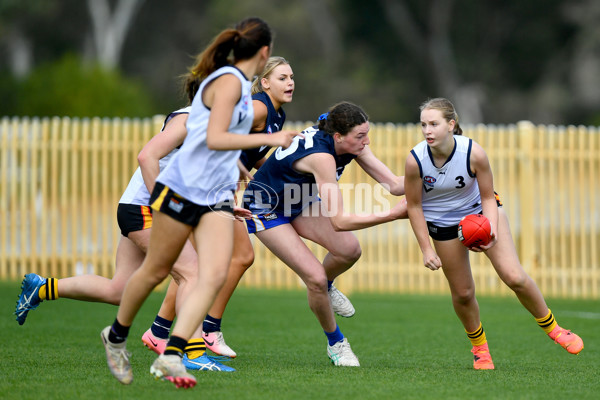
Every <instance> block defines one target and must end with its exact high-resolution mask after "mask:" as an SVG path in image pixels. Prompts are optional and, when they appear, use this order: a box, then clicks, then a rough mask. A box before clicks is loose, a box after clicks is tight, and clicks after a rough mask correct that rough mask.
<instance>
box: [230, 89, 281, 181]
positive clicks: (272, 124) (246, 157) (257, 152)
mask: <svg viewBox="0 0 600 400" xmlns="http://www.w3.org/2000/svg"><path fill="white" fill-rule="evenodd" d="M252 100H258V101H261V102H262V103H264V105H265V106H267V120H266V122H265V128H264V129H263V130H262V131H250V134H252V133H273V132H279V131H280V130H281V128H283V124H284V123H285V111H283V108H279V112H277V111H276V110H275V107H274V106H273V102H271V98H270V97H269V95H268V94H266V93H265V92H258V93H256V94H253V95H252ZM269 150H271V148H270V147H269V146H261V147H256V148H254V149H248V150H243V151H242V154H241V155H240V161H241V162H242V164H244V167H246V169H247V170H248V171H250V170H251V169H252V168H254V166H255V165H256V163H257V162H258V161H259V160H261V159H262V158H263V157H264V156H266V155H267V153H268V152H269Z"/></svg>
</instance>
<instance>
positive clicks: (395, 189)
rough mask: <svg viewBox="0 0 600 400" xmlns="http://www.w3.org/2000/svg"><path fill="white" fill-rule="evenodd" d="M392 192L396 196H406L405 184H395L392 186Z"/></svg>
mask: <svg viewBox="0 0 600 400" xmlns="http://www.w3.org/2000/svg"><path fill="white" fill-rule="evenodd" d="M390 193H391V194H393V195H394V196H404V185H394V186H392V187H391V188H390Z"/></svg>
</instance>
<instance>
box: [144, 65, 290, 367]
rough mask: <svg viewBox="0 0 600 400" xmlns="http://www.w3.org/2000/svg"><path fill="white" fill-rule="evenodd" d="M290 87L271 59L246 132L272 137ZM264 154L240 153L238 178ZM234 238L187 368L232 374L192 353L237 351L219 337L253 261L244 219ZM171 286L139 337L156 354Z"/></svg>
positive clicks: (261, 150) (256, 88)
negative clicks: (226, 266)
mask: <svg viewBox="0 0 600 400" xmlns="http://www.w3.org/2000/svg"><path fill="white" fill-rule="evenodd" d="M194 80H195V78H192V81H194ZM185 83H186V84H185V85H184V89H185V91H186V92H188V96H190V95H191V98H189V101H190V102H191V101H192V100H193V97H194V96H193V93H191V91H192V90H194V89H193V87H194V85H193V84H192V85H191V84H189V82H187V81H186V82H185ZM294 88H295V84H294V73H293V71H292V68H291V66H290V65H289V63H288V61H287V60H285V59H284V58H282V57H270V58H269V61H268V62H267V64H266V66H265V68H264V70H263V71H262V73H261V74H260V75H259V76H257V78H256V79H255V80H254V82H253V83H252V99H253V100H252V107H253V109H254V119H253V122H252V129H251V131H250V134H254V133H269V134H271V133H274V132H277V131H280V130H281V129H282V127H283V125H284V123H285V112H284V110H283V108H282V105H283V104H286V103H290V102H291V101H292V95H293V92H294ZM182 140H183V139H182ZM149 145H151V143H149ZM163 148H165V147H164V146H161V147H159V149H163ZM269 150H270V147H269V146H261V147H257V148H254V149H248V150H243V151H242V153H241V156H240V159H239V162H238V167H239V168H240V180H244V179H248V178H251V174H250V172H249V170H250V171H251V170H252V169H253V168H257V169H258V167H259V166H260V165H261V164H262V162H264V158H265V155H266V154H267V153H268V151H269ZM142 152H143V151H142ZM154 152H156V150H154ZM153 163H154V164H156V160H153ZM234 236H235V238H234V247H233V255H232V257H231V263H230V264H229V273H228V274H227V279H226V281H225V284H224V285H223V287H222V288H221V290H220V291H219V293H218V295H217V297H216V299H215V302H214V303H213V305H212V306H211V308H210V310H209V312H208V314H207V315H206V318H205V320H204V322H203V324H202V328H201V329H199V330H198V331H197V332H196V333H195V334H194V335H193V337H192V339H191V340H189V341H188V347H187V348H186V354H185V355H184V359H183V362H184V364H185V365H186V367H187V368H188V369H210V370H212V371H214V370H218V368H220V369H221V370H224V371H232V370H233V368H231V367H227V366H223V365H222V364H218V363H217V361H216V360H213V359H211V358H210V357H209V358H207V357H205V356H204V355H202V356H201V357H200V358H199V359H195V358H194V355H198V354H199V353H198V352H197V351H196V350H194V349H198V348H200V349H204V348H205V347H206V348H208V349H210V350H212V351H213V352H214V353H216V354H219V355H223V356H227V357H231V358H235V357H236V356H237V354H236V352H235V351H234V350H233V349H232V348H231V347H229V346H228V345H227V343H226V342H225V339H224V337H223V333H222V332H221V319H222V317H223V313H224V312H225V308H226V306H227V303H228V302H229V299H230V298H231V296H232V294H233V292H234V290H235V288H236V287H237V284H238V283H239V281H240V279H241V278H242V276H243V274H244V273H245V272H246V270H247V269H248V268H249V267H250V266H251V265H252V263H253V262H254V249H253V247H252V243H251V242H250V238H249V236H248V232H247V230H246V224H245V222H244V221H238V220H236V221H234ZM176 286H177V284H176V283H175V282H174V281H171V283H170V285H169V289H168V290H167V293H166V295H165V299H164V301H163V304H162V305H161V308H160V310H159V312H158V315H157V316H156V319H155V321H154V323H153V324H152V326H151V328H150V329H148V330H147V331H146V332H145V333H144V335H143V336H142V342H143V343H144V344H145V345H146V346H147V347H148V348H149V349H151V350H153V351H155V352H156V353H157V354H161V353H162V352H163V351H164V348H165V347H166V343H167V340H168V334H169V328H170V327H171V324H172V321H173V319H174V318H175V295H176V293H177V292H176V289H175V290H174V289H173V287H176Z"/></svg>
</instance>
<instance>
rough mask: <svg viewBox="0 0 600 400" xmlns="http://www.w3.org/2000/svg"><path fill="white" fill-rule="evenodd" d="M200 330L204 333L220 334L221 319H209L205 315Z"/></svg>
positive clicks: (208, 316)
mask: <svg viewBox="0 0 600 400" xmlns="http://www.w3.org/2000/svg"><path fill="white" fill-rule="evenodd" d="M202 330H203V331H204V332H206V333H210V332H220V331H221V318H215V317H211V316H210V315H208V314H206V318H204V322H203V323H202Z"/></svg>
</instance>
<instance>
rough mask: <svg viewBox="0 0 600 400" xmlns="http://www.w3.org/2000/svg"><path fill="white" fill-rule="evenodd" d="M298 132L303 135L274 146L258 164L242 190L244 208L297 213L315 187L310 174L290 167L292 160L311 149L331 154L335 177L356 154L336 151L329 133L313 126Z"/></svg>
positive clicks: (312, 197)
mask: <svg viewBox="0 0 600 400" xmlns="http://www.w3.org/2000/svg"><path fill="white" fill-rule="evenodd" d="M302 133H303V134H304V137H305V138H304V139H300V138H299V136H296V138H294V141H293V142H292V144H291V145H290V146H289V147H288V148H287V149H285V150H284V149H282V148H281V147H278V148H277V150H276V151H274V152H273V154H271V156H270V157H269V158H268V159H267V161H266V162H265V163H264V164H263V165H262V166H261V167H260V169H259V170H258V172H257V173H256V174H255V175H254V180H252V181H250V183H249V184H248V188H247V189H246V191H245V192H244V199H243V203H244V207H245V208H248V209H250V210H251V211H252V212H253V213H255V214H264V213H269V212H271V211H276V212H280V213H284V214H285V215H288V216H291V215H297V214H299V213H300V212H301V211H302V209H303V208H305V207H306V206H307V205H309V204H310V203H311V202H313V201H315V200H317V197H318V190H317V187H316V184H315V183H316V182H315V177H314V176H313V175H312V174H306V173H302V172H298V171H296V170H295V169H294V168H293V167H292V165H293V164H294V162H295V161H297V160H300V159H301V158H304V157H306V156H308V155H309V154H314V153H327V154H331V155H332V156H333V157H334V159H335V163H336V172H337V179H338V180H339V179H340V177H341V175H342V172H344V168H345V167H346V165H348V164H349V163H350V162H351V161H352V160H353V159H355V158H356V156H355V155H354V154H342V155H337V154H336V153H335V147H334V141H333V137H332V136H330V135H328V134H327V133H326V132H325V131H320V130H318V129H317V127H316V126H313V127H311V128H307V129H305V130H304V131H302Z"/></svg>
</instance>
